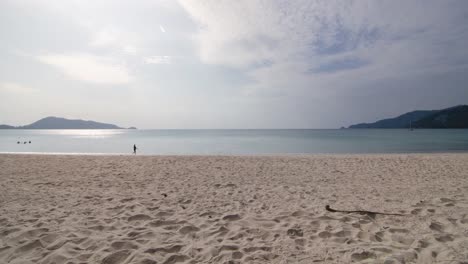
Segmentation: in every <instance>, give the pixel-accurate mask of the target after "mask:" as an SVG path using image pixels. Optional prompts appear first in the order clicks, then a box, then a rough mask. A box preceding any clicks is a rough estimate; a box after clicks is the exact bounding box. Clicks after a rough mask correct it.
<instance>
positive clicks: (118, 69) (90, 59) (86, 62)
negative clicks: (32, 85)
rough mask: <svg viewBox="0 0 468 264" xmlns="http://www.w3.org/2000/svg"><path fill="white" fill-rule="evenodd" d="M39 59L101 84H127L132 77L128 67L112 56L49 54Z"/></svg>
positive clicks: (79, 77)
mask: <svg viewBox="0 0 468 264" xmlns="http://www.w3.org/2000/svg"><path fill="white" fill-rule="evenodd" d="M37 59H38V60H39V61H41V62H42V63H45V64H49V65H51V66H54V67H56V68H57V69H59V70H61V71H62V72H63V73H64V74H66V75H67V76H68V77H70V78H72V79H75V80H80V81H85V82H93V83H101V84H125V83H128V82H130V81H131V79H132V78H131V76H130V74H129V72H128V69H127V67H126V66H125V65H124V64H122V63H119V62H117V61H115V60H113V59H111V58H106V57H100V56H94V55H89V54H48V55H42V56H37Z"/></svg>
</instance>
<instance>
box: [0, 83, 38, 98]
mask: <svg viewBox="0 0 468 264" xmlns="http://www.w3.org/2000/svg"><path fill="white" fill-rule="evenodd" d="M0 91H1V92H8V93H14V94H21V95H27V94H33V93H35V92H37V89H35V88H32V87H29V86H26V85H23V84H20V83H16V82H2V83H0Z"/></svg>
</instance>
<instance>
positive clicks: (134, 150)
mask: <svg viewBox="0 0 468 264" xmlns="http://www.w3.org/2000/svg"><path fill="white" fill-rule="evenodd" d="M136 150H137V146H136V145H135V144H133V154H136Z"/></svg>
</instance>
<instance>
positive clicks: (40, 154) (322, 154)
mask: <svg viewBox="0 0 468 264" xmlns="http://www.w3.org/2000/svg"><path fill="white" fill-rule="evenodd" d="M463 154H468V150H460V151H443V152H438V151H433V152H375V153H373V152H370V153H369V152H366V153H264V154H139V153H137V154H136V155H135V154H132V153H82V152H76V153H75V152H0V156H5V155H18V156H27V155H31V156H34V155H38V156H103V157H106V156H109V157H119V156H123V157H126V156H132V157H304V156H306V157H307V156H311V157H313V156H398V155H463Z"/></svg>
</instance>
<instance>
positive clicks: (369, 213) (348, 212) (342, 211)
mask: <svg viewBox="0 0 468 264" xmlns="http://www.w3.org/2000/svg"><path fill="white" fill-rule="evenodd" d="M325 209H326V210H327V211H329V212H332V213H347V214H350V213H356V214H367V215H377V214H380V215H397V216H404V215H403V214H387V213H380V212H372V211H364V210H356V211H348V210H336V209H333V208H331V207H330V206H329V205H326V206H325Z"/></svg>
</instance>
